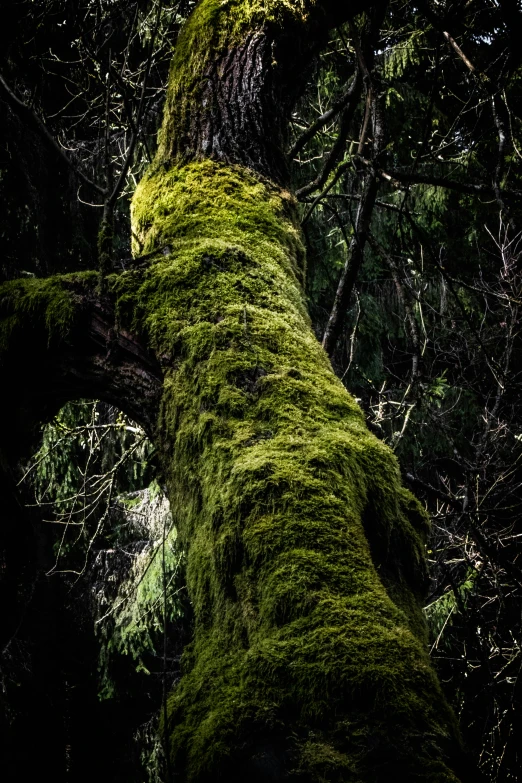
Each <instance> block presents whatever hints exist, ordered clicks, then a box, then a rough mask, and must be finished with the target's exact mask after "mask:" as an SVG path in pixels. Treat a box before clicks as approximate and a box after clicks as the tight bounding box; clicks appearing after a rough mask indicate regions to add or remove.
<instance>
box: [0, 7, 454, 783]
mask: <svg viewBox="0 0 522 783" xmlns="http://www.w3.org/2000/svg"><path fill="white" fill-rule="evenodd" d="M338 6H342V9H339V8H338ZM341 10H342V13H341ZM357 10H360V6H359V7H358V6H356V5H355V4H354V5H351V6H350V7H348V6H346V7H345V6H344V4H343V3H331V4H329V3H327V2H324V3H318V2H312V1H311V0H310V2H306V1H305V0H302V2H292V3H290V2H287V0H271V1H269V0H267V1H266V2H264V3H262V4H261V3H258V2H254V1H253V0H249V1H248V2H246V1H243V2H239V0H234V2H232V1H231V0H226V1H225V2H217V0H201V2H200V3H198V5H197V6H196V9H195V11H194V13H193V15H192V17H191V19H190V20H189V21H188V23H187V24H186V27H185V29H184V32H183V33H182V36H181V38H180V40H179V43H178V47H177V52H176V55H175V57H174V61H173V65H172V69H171V77H170V86H169V93H168V97H167V104H166V110H165V120H164V125H163V128H162V131H161V134H160V145H159V150H158V155H157V157H156V160H155V162H154V164H153V165H152V166H151V169H150V171H149V173H148V174H147V175H146V177H145V178H144V179H143V180H142V182H141V183H140V185H139V187H138V190H137V192H136V195H135V198H134V202H133V236H134V237H135V246H136V250H137V252H139V253H143V254H152V258H150V259H149V263H148V265H147V266H146V267H145V268H141V269H137V270H134V271H129V272H125V273H123V274H121V275H110V276H109V277H108V278H107V294H106V299H104V301H103V302H102V303H101V304H100V303H97V302H93V301H92V299H91V295H92V289H91V288H89V286H91V285H92V280H93V279H94V278H93V277H92V276H91V277H89V279H88V281H86V282H85V281H84V282H83V283H82V286H83V288H82V286H80V284H79V283H70V282H68V281H67V280H66V281H61V282H60V281H56V280H54V281H53V283H52V286H51V288H52V290H50V291H47V293H46V294H45V296H43V295H40V296H39V297H37V300H38V302H37V305H34V306H35V307H36V309H37V311H38V313H39V316H38V317H39V318H40V319H41V323H42V324H43V323H47V326H48V327H49V326H50V329H51V331H50V334H51V336H50V338H48V337H47V334H46V335H45V339H42V338H40V339H39V341H38V345H37V346H36V348H35V350H34V351H33V353H32V354H31V357H32V356H34V355H35V354H37V355H38V356H40V357H41V356H45V355H47V356H49V355H50V356H51V357H53V360H52V362H51V364H52V366H53V367H55V366H58V367H61V368H62V371H58V372H57V373H56V377H57V378H59V379H60V378H61V379H62V380H61V381H60V382H59V389H60V395H61V398H62V399H63V398H64V397H66V396H67V395H69V396H71V395H72V394H73V393H75V394H78V393H79V388H80V387H82V389H83V388H84V386H85V385H89V382H90V381H89V379H91V380H92V393H91V396H92V394H93V393H96V394H98V392H99V393H100V396H101V397H105V398H107V399H110V401H113V400H114V398H115V397H116V398H117V397H118V396H121V401H120V403H119V404H120V407H122V408H123V409H124V410H128V411H129V412H130V413H131V415H135V416H136V418H138V420H141V421H142V422H145V423H146V424H148V427H149V431H151V434H152V437H153V439H154V441H155V443H156V445H157V446H158V452H159V455H160V460H161V462H162V467H163V471H164V474H165V476H166V480H167V484H168V490H169V498H170V503H171V508H172V513H173V516H174V520H175V522H176V524H177V526H178V529H179V531H180V535H181V537H182V540H183V542H184V545H185V548H186V553H187V585H188V590H189V595H190V598H191V601H192V604H193V609H194V637H193V641H192V643H191V644H190V645H189V647H188V649H187V650H186V652H185V654H184V675H183V678H182V680H181V682H180V683H179V684H178V686H177V687H176V689H175V691H174V692H173V693H172V694H171V696H170V698H169V702H168V724H169V725H168V727H167V730H168V735H169V738H170V752H171V762H172V769H173V772H174V775H175V776H176V779H177V780H179V781H187V783H188V782H189V781H190V783H196V782H197V783H206V782H207V781H208V782H209V783H210V781H212V782H214V781H220V780H232V781H245V780H248V781H251V782H252V783H255V782H256V781H259V783H261V782H263V783H265V782H268V781H283V780H288V781H290V780H292V781H317V782H319V781H332V783H333V781H353V782H354V783H355V781H357V783H361V782H362V781H365V782H366V781H367V783H370V781H372V783H373V781H381V780H382V781H384V780H401V781H437V782H438V783H442V782H443V781H445V782H446V781H447V782H448V783H449V782H450V781H451V782H452V783H455V782H456V781H457V780H458V779H459V778H458V767H459V764H460V758H461V749H460V744H459V739H458V730H457V728H456V725H455V720H454V717H453V715H452V713H451V710H450V709H449V707H448V706H447V704H446V702H445V701H444V698H443V696H442V693H441V690H440V686H439V684H438V682H437V678H436V676H435V674H434V672H433V670H432V668H431V666H430V663H429V659H428V654H427V646H426V630H425V625H424V620H423V616H422V611H421V600H422V596H423V594H424V591H425V588H426V583H427V576H426V564H425V560H424V542H425V538H426V535H427V531H428V522H427V519H426V516H425V514H424V512H423V510H422V508H421V507H420V505H419V504H418V502H417V501H416V500H415V499H414V498H413V496H412V495H410V493H409V492H408V491H406V490H405V489H404V488H402V486H401V484H400V478H399V470H398V465H397V463H396V460H395V458H394V456H393V455H392V453H391V452H390V451H389V449H388V448H386V447H385V446H384V445H383V444H382V443H381V442H379V441H378V440H377V439H376V438H375V437H374V436H373V435H371V434H370V433H369V432H368V430H367V429H366V427H365V424H364V418H363V415H362V412H361V411H360V409H359V408H358V406H357V405H356V404H355V402H354V401H353V399H352V398H351V397H350V395H349V394H348V393H347V392H346V390H345V389H344V387H343V385H342V384H341V382H340V381H339V380H338V379H337V378H336V377H335V375H334V373H333V372H332V369H331V366H330V364H329V361H328V358H327V356H326V354H325V353H324V351H323V350H322V348H321V347H320V345H319V344H318V342H317V340H316V339H315V336H314V334H313V332H312V329H311V325H310V321H309V318H308V315H307V312H306V305H305V299H304V294H303V289H302V280H303V274H304V249H303V245H302V241H301V235H300V230H299V220H298V215H297V206H296V203H295V199H294V198H293V196H292V195H291V194H290V193H289V192H288V191H287V190H285V189H284V188H283V187H282V183H284V182H285V179H286V171H285V165H284V159H283V157H282V152H281V149H282V141H283V139H284V135H285V123H286V119H287V116H288V111H289V109H290V108H291V105H292V101H293V100H294V98H295V95H296V94H297V93H298V88H299V80H298V79H297V75H296V73H297V72H299V71H301V69H302V68H303V67H304V64H305V63H306V62H307V58H309V57H310V54H311V53H312V52H313V50H314V47H316V46H317V43H318V42H319V43H320V42H321V40H323V39H324V36H325V35H326V32H327V29H328V26H329V25H330V24H332V23H334V22H338V21H341V20H342V18H343V16H347V15H348V12H349V11H350V12H351V13H355V12H356V11H357ZM290 41H291V42H292V47H293V48H292V50H291V51H290V52H289V54H288V55H286V56H285V54H284V52H283V48H282V47H283V44H284V45H286V46H288V45H289V42H290ZM290 54H291V55H292V57H290ZM296 84H297V87H296V86H295V85H296ZM154 253H156V257H155V258H154ZM165 253H167V254H165ZM31 282H32V281H31ZM68 286H69V287H70V288H72V289H75V286H77V287H78V286H79V287H80V288H81V290H77V289H75V290H72V291H71V290H69V289H68V288H67V287H68ZM64 291H66V292H68V294H70V296H69V297H68V301H69V302H70V301H73V303H74V307H73V309H72V311H71V310H70V306H69V305H64V304H63V301H64V300H62V299H60V297H61V296H62V294H63V292H64ZM89 291H91V293H89ZM4 296H5V297H6V301H7V302H8V304H7V305H6V306H7V307H8V308H10V309H9V310H8V313H7V315H8V316H9V317H6V318H4V325H5V324H7V326H6V327H5V328H6V333H7V338H6V340H5V341H4V354H5V355H6V356H7V357H9V356H12V355H13V351H14V350H15V347H14V346H16V344H17V341H19V340H22V338H23V337H24V335H27V331H25V330H26V328H27V327H26V326H24V320H23V317H22V315H23V313H24V312H25V313H27V310H28V309H29V302H30V301H33V298H34V296H35V292H34V290H31V291H29V289H27V290H26V291H25V293H23V296H22V294H20V293H16V286H15V287H14V288H13V289H12V290H11V292H10V293H9V292H8V294H7V295H6V294H4ZM42 296H43V298H42ZM23 297H29V300H27V301H26V303H25V305H22V304H21V303H20V302H21V298H23ZM46 297H47V298H46ZM56 302H58V305H59V306H57V305H56ZM78 303H80V304H78ZM81 303H83V305H82V304H81ZM67 307H69V310H67ZM100 307H101V309H102V313H107V312H110V313H112V314H113V315H112V316H111V317H110V318H109V317H108V316H106V315H102V316H101V323H102V324H103V325H102V326H99V321H98V320H97V319H98V316H99V312H100V311H99V308H100ZM63 308H65V310H66V311H67V312H66V313H65V315H64V312H63ZM13 313H14V315H13ZM82 313H84V314H85V320H84V321H82V318H81V317H80V316H81V314H82ZM15 316H16V318H15V321H14V328H13V327H12V324H13V320H12V319H13V318H14V317H15ZM9 318H11V320H9ZM111 322H112V324H114V326H113V330H114V335H115V338H114V340H115V344H116V346H117V351H116V353H115V354H114V353H111V350H112V349H111V347H110V346H111V345H112V342H111V338H110V336H109V333H110V330H108V329H107V325H108V324H110V323H111ZM82 324H83V325H82ZM82 334H84V335H85V343H82V342H81V337H80V335H82ZM76 338H78V339H79V340H80V342H79V343H76V342H75V340H76ZM24 339H25V343H24V344H25V345H27V344H28V343H29V341H28V340H27V339H26V338H24ZM49 339H50V343H49V345H50V348H47V347H46V344H45V343H46V340H49ZM18 344H20V343H18ZM78 345H80V346H81V352H80V353H81V356H82V357H83V360H82V362H81V367H80V368H79V369H74V368H75V367H77V365H74V361H75V357H77V349H78ZM5 346H7V347H5ZM143 346H146V349H145V348H144V347H143ZM49 351H50V354H49ZM118 351H120V353H118ZM150 352H152V353H153V354H154V357H155V358H151V355H150ZM64 357H70V359H71V361H72V362H73V366H72V367H69V368H66V369H64V368H63V363H64V361H65V359H64ZM112 357H114V359H113V358H112ZM6 361H9V358H8V359H7V360H6ZM38 361H39V362H40V363H39V364H38V362H37V364H36V366H37V367H40V368H41V367H42V359H39V360H38ZM85 368H87V369H85ZM160 368H161V369H160ZM32 372H33V370H31V371H29V370H27V371H25V375H24V376H23V377H25V378H27V377H31V378H32V377H33V375H32V374H31V373H32ZM13 373H14V370H13ZM71 379H74V382H76V381H78V380H79V381H80V383H79V384H77V385H76V386H75V385H74V383H73V382H72V381H71ZM82 379H85V383H84V385H83V386H82V383H81V381H82ZM133 379H137V381H136V384H135V385H134V387H133V383H134V382H133ZM69 383H71V385H70V386H69V385H68V384H69ZM60 384H61V385H60ZM160 387H161V401H160V403H159V410H160V413H159V417H158V418H157V423H155V424H151V421H152V419H151V417H152V418H153V417H154V410H155V408H154V406H155V405H156V404H157V400H158V396H157V395H158V389H159V388H160ZM82 393H85V392H82ZM27 394H28V397H27V399H28V405H29V406H34V405H35V402H36V395H35V394H30V393H29V392H28V393H27ZM140 399H141V400H143V401H144V404H143V409H144V410H143V413H140V410H139V409H140V404H139V400H140ZM147 401H148V402H147ZM44 407H45V406H44ZM38 415H40V416H41V415H42V413H41V411H40V412H39V413H38ZM460 779H464V775H462V776H461V778H460Z"/></svg>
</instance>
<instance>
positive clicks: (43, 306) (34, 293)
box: [0, 272, 94, 354]
mask: <svg viewBox="0 0 522 783" xmlns="http://www.w3.org/2000/svg"><path fill="white" fill-rule="evenodd" d="M93 276H94V273H92V272H84V273H79V274H74V275H60V276H56V277H48V278H43V279H40V278H31V279H27V280H25V279H24V280H11V281H9V282H7V283H3V284H2V285H1V286H0V308H1V319H0V354H1V353H2V352H4V351H7V350H8V349H9V347H10V344H11V340H12V337H13V335H14V334H16V333H17V331H18V330H19V329H21V328H28V327H29V328H31V329H33V330H35V329H36V330H38V329H41V328H43V329H44V331H45V332H46V333H47V340H48V342H51V341H52V340H53V339H55V338H56V339H61V338H63V337H65V335H66V334H67V332H68V331H69V329H70V327H71V325H72V322H73V319H74V316H75V313H76V309H77V305H76V303H75V300H74V293H73V288H77V287H78V286H81V285H82V283H83V282H85V281H87V280H91V279H93Z"/></svg>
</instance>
